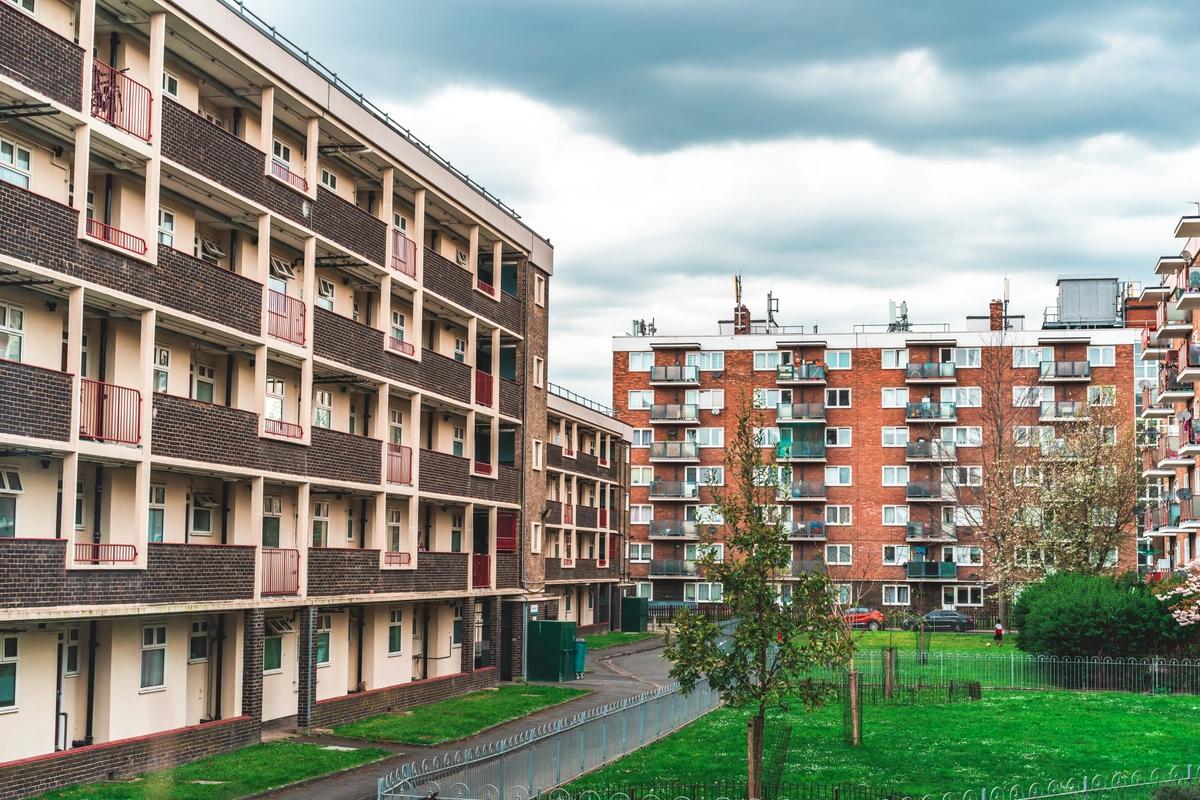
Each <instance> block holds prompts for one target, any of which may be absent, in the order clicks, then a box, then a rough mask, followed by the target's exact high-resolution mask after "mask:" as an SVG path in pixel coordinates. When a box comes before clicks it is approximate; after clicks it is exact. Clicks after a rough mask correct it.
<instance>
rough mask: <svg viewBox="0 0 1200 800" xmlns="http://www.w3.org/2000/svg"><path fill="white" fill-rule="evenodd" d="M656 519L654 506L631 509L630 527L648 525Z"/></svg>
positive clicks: (640, 506) (631, 507)
mask: <svg viewBox="0 0 1200 800" xmlns="http://www.w3.org/2000/svg"><path fill="white" fill-rule="evenodd" d="M653 519H654V506H651V505H636V506H630V507H629V524H630V525H647V524H649V523H650V522H651V521H652V520H653Z"/></svg>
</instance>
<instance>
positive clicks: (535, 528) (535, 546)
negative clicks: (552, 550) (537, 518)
mask: <svg viewBox="0 0 1200 800" xmlns="http://www.w3.org/2000/svg"><path fill="white" fill-rule="evenodd" d="M529 552H531V553H540V552H542V523H540V522H534V523H532V524H531V525H530V526H529Z"/></svg>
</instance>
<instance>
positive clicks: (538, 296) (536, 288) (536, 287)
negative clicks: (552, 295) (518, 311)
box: [533, 275, 546, 308]
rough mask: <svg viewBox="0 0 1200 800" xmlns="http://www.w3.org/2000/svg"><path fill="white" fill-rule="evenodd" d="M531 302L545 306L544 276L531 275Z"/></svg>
mask: <svg viewBox="0 0 1200 800" xmlns="http://www.w3.org/2000/svg"><path fill="white" fill-rule="evenodd" d="M533 303H534V305H537V306H541V307H542V308H545V306H546V276H545V275H534V276H533Z"/></svg>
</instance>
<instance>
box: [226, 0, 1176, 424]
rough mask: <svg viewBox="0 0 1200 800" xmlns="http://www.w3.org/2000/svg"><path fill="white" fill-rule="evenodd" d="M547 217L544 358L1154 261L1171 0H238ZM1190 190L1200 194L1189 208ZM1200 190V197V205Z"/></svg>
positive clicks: (1168, 209) (1041, 295)
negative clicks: (723, 322) (735, 312)
mask: <svg viewBox="0 0 1200 800" xmlns="http://www.w3.org/2000/svg"><path fill="white" fill-rule="evenodd" d="M247 5H251V6H252V7H254V8H255V9H257V10H259V13H261V14H262V15H263V16H264V17H266V18H267V19H268V20H270V21H272V22H274V23H275V24H276V25H277V27H278V28H279V30H280V32H281V33H284V34H285V35H288V36H290V37H291V38H293V39H294V40H295V41H297V43H299V44H300V45H301V46H302V47H305V48H307V49H309V50H311V51H312V52H313V54H314V55H315V56H317V57H318V58H320V59H321V60H322V61H324V62H325V63H326V64H327V65H328V66H329V67H330V68H332V69H334V70H336V71H337V72H339V74H341V75H342V76H343V77H344V78H346V80H347V81H348V82H349V83H351V84H352V85H354V86H355V87H356V88H358V89H359V90H360V91H363V92H364V93H366V94H367V95H369V96H370V97H372V98H373V99H374V100H375V101H376V102H377V103H378V104H379V105H380V106H382V107H384V108H387V109H389V110H390V111H391V112H392V113H393V114H394V115H395V116H397V117H399V118H400V119H401V120H403V122H404V124H405V125H407V126H408V127H410V128H411V129H412V130H413V131H414V132H415V133H417V135H419V136H421V137H422V138H424V139H425V140H426V141H428V142H430V143H431V144H432V145H433V146H434V147H435V148H436V149H438V150H439V151H440V152H442V153H443V154H444V155H446V156H447V157H448V158H450V160H451V161H453V162H454V163H455V164H456V165H458V166H460V167H461V168H462V169H463V170H464V171H466V172H467V173H469V174H470V175H471V176H472V177H473V178H476V179H478V180H479V181H480V182H481V183H483V184H484V185H485V186H487V187H488V188H489V189H490V190H492V191H493V192H494V193H495V194H497V195H499V196H500V197H501V198H503V199H504V200H505V201H506V202H508V203H509V204H510V205H512V206H513V207H515V208H516V209H517V210H518V211H519V212H520V213H521V214H522V216H523V217H524V219H525V220H526V221H527V222H529V223H530V224H531V225H532V226H533V227H534V229H535V230H537V231H539V232H540V233H542V234H543V235H545V236H547V237H549V238H550V240H551V241H552V242H553V243H554V245H555V254H556V255H555V270H556V272H555V280H554V281H553V283H552V292H553V314H554V322H553V330H552V337H551V354H550V357H551V363H550V373H551V378H552V379H553V380H554V381H556V382H558V383H562V384H564V385H566V386H568V387H570V388H573V389H575V390H577V391H580V392H583V393H586V394H589V395H591V396H593V397H595V398H597V399H600V400H604V401H607V400H609V399H610V397H611V392H610V388H609V364H610V355H609V353H610V337H611V336H613V335H616V334H622V333H625V332H628V330H629V327H630V320H631V319H634V318H646V319H650V318H654V319H655V320H656V322H657V325H658V329H659V332H660V333H664V334H670V333H679V334H694V333H708V332H715V331H716V321H717V319H718V318H724V317H727V316H728V314H729V309H730V307H731V305H732V280H731V276H732V275H733V274H735V273H740V274H742V275H743V276H744V284H745V289H746V294H747V298H748V304H749V305H750V307H751V311H752V312H754V313H755V314H756V315H757V314H760V313H761V312H762V311H763V309H764V306H765V304H766V301H765V298H766V293H767V292H768V291H774V292H775V294H776V296H779V297H781V298H782V309H781V314H780V321H782V322H786V323H793V324H808V325H811V324H813V323H817V324H820V325H821V326H822V328H823V329H825V330H835V329H843V328H848V327H849V326H850V325H852V324H854V323H856V322H885V321H886V317H887V301H888V300H889V299H895V300H906V301H907V302H908V305H909V310H910V316H911V317H912V318H913V319H914V321H917V322H943V321H951V322H961V321H962V317H963V315H964V314H968V313H976V314H977V313H984V312H985V311H986V305H987V301H988V299H989V298H991V297H994V296H998V295H999V294H1000V292H1001V287H1002V281H1003V277H1004V276H1005V275H1007V276H1008V277H1009V278H1010V279H1011V282H1012V299H1013V310H1014V311H1015V312H1018V313H1026V314H1028V315H1030V317H1031V318H1036V319H1038V320H1040V318H1041V313H1042V309H1043V308H1044V307H1045V306H1047V305H1049V304H1052V303H1053V302H1054V291H1055V289H1054V278H1055V276H1057V275H1059V274H1065V273H1101V274H1109V275H1118V276H1120V277H1122V278H1125V279H1128V280H1137V281H1141V280H1153V279H1154V278H1153V275H1152V272H1151V271H1152V267H1153V263H1154V261H1155V259H1156V258H1157V256H1158V255H1160V254H1163V253H1177V252H1178V251H1179V249H1180V243H1178V242H1176V241H1174V240H1173V239H1172V238H1171V232H1172V230H1173V228H1174V225H1175V222H1176V220H1177V219H1178V217H1179V216H1180V215H1181V214H1184V213H1187V211H1188V208H1189V207H1192V206H1189V202H1188V201H1192V200H1200V186H1197V185H1196V183H1195V181H1194V176H1195V173H1196V165H1197V164H1198V163H1200V143H1198V142H1197V138H1196V136H1195V131H1196V130H1197V129H1198V128H1197V126H1196V123H1195V120H1194V118H1193V114H1195V113H1196V104H1195V101H1196V98H1197V90H1196V88H1195V87H1196V86H1197V82H1196V81H1195V80H1193V79H1192V78H1191V77H1190V75H1191V73H1192V72H1193V70H1192V67H1191V65H1192V61H1193V60H1194V59H1193V58H1192V57H1191V53H1190V49H1189V45H1188V44H1187V43H1188V42H1190V41H1192V40H1193V38H1194V37H1193V36H1192V34H1193V33H1195V29H1196V27H1197V22H1196V17H1195V15H1194V9H1190V8H1189V7H1188V6H1187V5H1186V4H1180V3H1167V2H1162V3H1157V4H1156V3H1153V2H1144V3H1136V4H1134V3H1127V4H1122V3H1115V2H1087V3H1084V2H1057V3H984V2H963V1H962V0H954V1H953V2H924V3H917V2H912V3H895V2H883V1H882V0H880V2H853V0H839V2H837V3H829V2H782V1H777V0H744V1H743V2H733V1H732V0H727V1H718V0H474V1H473V2H466V1H465V0H436V2H432V3H429V2H426V3H419V4H418V3H415V2H411V1H410V0H342V2H341V3H339V4H337V13H334V14H331V13H330V11H329V10H330V5H329V4H328V3H327V2H317V0H252V1H251V2H248V3H247ZM1192 208H1194V207H1192ZM1193 213H1194V212H1193Z"/></svg>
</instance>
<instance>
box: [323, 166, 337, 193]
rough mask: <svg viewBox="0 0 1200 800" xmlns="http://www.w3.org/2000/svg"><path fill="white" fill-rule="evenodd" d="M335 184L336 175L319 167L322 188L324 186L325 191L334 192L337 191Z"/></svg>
mask: <svg viewBox="0 0 1200 800" xmlns="http://www.w3.org/2000/svg"><path fill="white" fill-rule="evenodd" d="M337 182H338V178H337V175H335V174H334V173H332V172H330V171H329V170H327V169H325V167H321V185H322V186H324V187H325V188H326V189H329V190H330V191H333V192H336V191H337Z"/></svg>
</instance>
